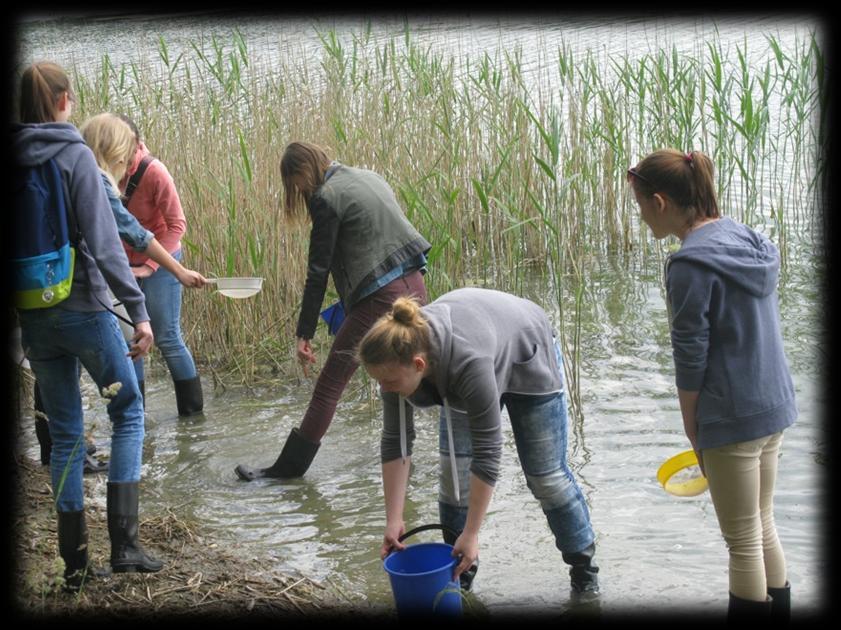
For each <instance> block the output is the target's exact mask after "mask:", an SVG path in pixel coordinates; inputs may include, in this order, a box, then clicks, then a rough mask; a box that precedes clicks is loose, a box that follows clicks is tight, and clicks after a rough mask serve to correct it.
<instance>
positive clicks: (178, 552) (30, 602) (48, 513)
mask: <svg viewBox="0 0 841 630" xmlns="http://www.w3.org/2000/svg"><path fill="white" fill-rule="evenodd" d="M13 470H14V473H13V475H12V489H13V497H12V498H13V499H14V501H15V507H16V510H15V512H14V514H13V517H12V520H11V532H10V533H11V534H12V536H11V540H10V542H11V543H12V546H11V551H12V566H11V568H10V578H11V579H10V582H9V584H10V589H11V597H10V600H11V603H12V605H13V607H14V612H15V613H16V615H17V616H18V617H20V618H21V619H26V620H31V621H36V622H38V621H46V620H49V619H53V618H59V617H60V618H62V619H67V618H68V616H69V615H72V616H73V618H74V619H76V618H78V617H79V616H83V617H97V618H122V619H131V620H137V619H155V618H168V619H169V618H179V617H183V618H193V617H197V616H198V617H203V618H208V619H210V618H212V619H214V620H218V619H220V618H237V619H241V618H243V617H247V618H249V619H259V618H272V619H278V618H287V617H288V618H298V619H304V618H312V617H334V616H337V615H341V616H359V615H361V614H364V611H360V610H359V608H358V606H359V603H358V602H357V603H356V604H354V603H352V602H350V601H348V600H345V599H343V595H342V593H341V591H340V590H339V588H338V587H337V586H334V585H332V584H330V583H329V580H328V581H327V582H326V583H319V582H316V581H314V580H312V579H309V578H308V577H306V576H302V575H281V574H276V573H272V572H270V571H266V570H265V568H264V567H262V566H261V565H260V562H259V560H258V559H257V558H250V559H249V558H248V555H247V553H246V552H243V551H242V550H239V549H238V548H237V546H236V545H235V544H234V545H232V544H231V543H229V542H224V543H218V542H216V541H214V540H213V539H212V537H210V536H208V535H207V534H206V533H205V532H203V531H202V529H201V527H200V526H199V525H197V524H196V523H192V522H189V521H187V520H184V518H183V517H182V516H180V515H179V514H177V513H176V511H174V510H172V509H169V508H168V509H166V510H165V511H164V512H163V513H149V512H146V513H144V512H143V511H142V495H141V522H140V540H141V542H142V544H143V545H144V548H145V549H146V550H147V551H148V552H149V553H150V555H152V556H154V557H156V558H158V559H160V560H163V561H164V562H165V567H164V569H163V570H162V571H160V572H159V573H154V574H116V575H111V576H108V577H98V578H94V579H91V580H89V581H87V582H86V583H85V584H84V586H83V588H82V590H81V591H80V592H79V593H78V594H70V593H66V592H64V591H63V590H62V582H63V578H62V575H63V574H62V571H63V561H62V560H61V558H60V557H59V555H58V545H57V534H56V517H55V510H54V508H53V505H52V491H51V489H50V480H49V468H48V467H47V466H43V465H41V464H40V462H37V461H35V460H32V459H31V458H29V457H26V456H23V455H19V454H18V455H16V457H15V461H14V469H13ZM98 477H101V478H98ZM104 491H105V475H104V474H99V475H85V511H86V519H87V524H88V529H89V536H90V541H89V553H90V558H91V562H92V565H93V566H94V567H95V568H105V567H108V557H109V553H110V542H109V538H108V527H107V520H106V511H105V507H104V505H105V502H104V498H103V497H100V496H99V495H100V494H102V493H104Z"/></svg>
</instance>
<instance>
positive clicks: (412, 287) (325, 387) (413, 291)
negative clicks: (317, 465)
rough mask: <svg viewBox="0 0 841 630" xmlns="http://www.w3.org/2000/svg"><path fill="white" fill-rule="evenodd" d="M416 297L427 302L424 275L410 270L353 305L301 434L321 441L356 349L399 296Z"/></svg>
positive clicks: (318, 383)
mask: <svg viewBox="0 0 841 630" xmlns="http://www.w3.org/2000/svg"><path fill="white" fill-rule="evenodd" d="M404 296H406V297H416V298H418V299H419V300H420V303H421V304H422V305H423V304H426V300H427V294H426V285H425V284H424V281H423V274H422V273H421V272H420V271H418V270H415V271H411V272H409V273H407V274H406V275H404V276H403V277H401V278H397V279H395V280H392V281H391V282H389V283H388V284H387V285H385V286H384V287H382V288H380V289H378V290H377V291H375V292H374V293H372V294H371V295H368V296H366V297H364V298H362V299H361V300H360V301H359V302H357V303H356V304H354V305H353V307H352V308H351V309H350V312H349V313H348V314H347V316H346V317H345V320H344V321H343V322H342V325H341V327H340V328H339V330H338V332H337V333H336V339H335V340H334V341H333V345H332V346H331V347H330V353H329V354H328V355H327V361H326V362H325V363H324V367H323V368H322V369H321V373H320V374H319V375H318V379H317V380H316V383H315V389H314V391H313V394H312V398H311V399H310V404H309V406H308V407H307V411H306V413H305V414H304V419H303V420H302V421H301V427H300V431H301V434H302V435H303V436H304V437H305V438H307V439H308V440H309V441H311V442H315V443H319V442H320V441H321V438H322V437H324V434H325V433H327V429H328V428H329V427H330V423H331V422H332V421H333V416H334V414H335V413H336V405H338V403H339V399H340V398H341V396H342V392H344V390H345V387H346V386H347V384H348V382H349V381H350V379H351V377H352V376H353V374H354V372H356V369H357V368H358V367H359V363H358V362H357V361H356V358H355V356H356V348H357V346H358V345H359V342H360V341H362V337H364V336H365V333H367V332H368V331H369V330H370V329H371V327H372V326H373V325H374V323H375V322H376V321H377V320H378V319H379V318H380V317H382V316H383V315H385V314H386V313H387V312H388V311H389V310H390V309H391V306H392V304H394V301H395V300H396V299H397V298H399V297H404Z"/></svg>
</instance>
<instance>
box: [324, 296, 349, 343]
mask: <svg viewBox="0 0 841 630" xmlns="http://www.w3.org/2000/svg"><path fill="white" fill-rule="evenodd" d="M321 319H323V320H324V321H325V322H327V329H328V331H329V332H330V334H331V335H335V334H336V333H337V332H339V328H340V327H341V325H342V322H343V321H345V307H344V306H343V305H342V302H341V300H339V301H338V302H336V303H335V304H333V305H332V306H330V307H328V308H325V309H324V310H323V311H321Z"/></svg>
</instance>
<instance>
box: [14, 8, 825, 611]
mask: <svg viewBox="0 0 841 630" xmlns="http://www.w3.org/2000/svg"><path fill="white" fill-rule="evenodd" d="M789 21H791V20H789ZM491 22H492V24H491V25H490V26H489V27H488V28H487V29H484V30H483V28H482V27H481V25H477V24H475V23H471V22H470V21H469V20H465V21H464V22H461V23H460V26H458V27H453V28H459V29H461V30H460V31H459V32H460V33H461V34H462V37H463V38H462V40H461V44H460V45H463V46H465V47H470V46H474V45H478V46H484V45H493V46H495V45H496V44H497V42H498V41H499V39H500V38H501V37H502V36H501V35H500V30H501V29H500V25H499V23H498V22H497V21H493V20H492V21H491ZM574 22H575V21H574ZM783 22H784V23H785V22H786V20H785V19H783ZM756 23H757V24H764V25H765V26H768V25H770V27H771V29H772V30H773V28H779V27H778V26H777V22H775V21H774V20H773V19H772V18H761V19H757V20H756ZM310 24H311V21H309V20H301V21H296V20H286V21H283V23H282V24H268V25H267V23H266V20H265V19H263V18H255V19H254V20H253V21H251V22H249V21H245V22H243V25H242V28H243V30H244V32H246V34H249V36H250V37H252V40H251V41H254V42H260V41H264V42H270V43H271V45H270V46H269V45H267V46H266V49H267V50H268V49H271V50H272V51H273V52H272V53H271V54H277V53H276V47H275V46H274V42H275V40H276V39H282V40H283V41H284V42H285V44H284V45H290V46H291V45H300V46H310V45H313V42H312V41H311V34H310V35H308V36H307V37H309V39H303V40H302V39H300V37H299V36H300V33H302V32H304V31H306V29H308V28H309V25H310ZM357 24H358V22H353V26H354V27H355V26H357ZM136 25H137V30H136V31H132V30H130V29H128V30H126V29H123V30H122V31H121V30H120V29H119V28H118V25H117V23H116V22H114V21H110V20H105V21H102V22H100V23H99V24H95V25H94V26H91V25H85V24H76V23H71V24H64V25H62V24H61V23H48V24H46V25H41V26H37V27H36V26H33V27H28V28H31V29H32V30H27V31H26V33H25V35H26V36H25V38H24V40H23V42H24V43H25V46H26V50H27V51H28V52H26V53H25V54H24V55H23V58H24V59H26V58H27V56H28V55H31V56H32V57H37V58H56V59H57V60H59V61H62V58H61V57H60V55H64V58H66V59H73V60H76V61H78V62H79V63H81V64H82V65H84V64H86V63H88V62H89V61H90V59H89V57H88V56H86V55H89V54H90V53H91V51H95V53H96V54H95V56H94V59H95V61H96V62H98V61H99V58H100V57H101V54H102V53H103V52H108V53H109V54H111V55H112V59H113V60H114V61H115V63H119V62H121V61H125V59H123V58H120V57H119V55H121V54H122V55H125V54H129V53H128V52H127V51H132V50H143V47H144V46H146V47H147V48H150V49H151V50H153V51H154V50H155V39H156V37H157V33H162V34H163V35H164V36H165V37H166V38H167V41H168V43H169V44H170V46H171V47H176V46H177V44H178V41H179V38H190V37H193V36H194V35H195V33H196V32H201V33H204V34H205V35H208V34H209V33H212V32H220V33H224V32H229V29H228V28H227V27H226V26H224V25H219V24H216V23H214V22H212V21H204V20H203V19H195V20H194V21H193V26H194V29H195V30H194V31H193V32H187V31H185V30H184V28H183V26H179V25H178V24H174V25H169V26H166V25H164V24H162V22H161V21H160V20H158V21H157V22H156V21H155V18H148V19H144V20H137V21H136ZM424 25H425V26H424ZM465 25H466V26H465ZM416 26H417V28H416V30H415V32H418V31H419V32H420V35H419V36H418V37H419V39H420V41H430V42H431V41H437V40H436V37H439V36H440V35H441V25H440V24H438V25H437V26H436V24H435V23H434V22H432V21H430V22H425V21H423V20H420V19H416ZM562 26H564V25H562V24H559V23H552V24H548V25H547V24H542V25H540V26H539V28H540V29H541V30H540V32H539V36H538V37H539V38H543V39H544V40H552V41H553V42H555V41H556V40H557V38H558V36H559V34H560V33H561V32H563V36H564V37H565V38H567V40H568V41H570V42H571V43H573V44H574V43H576V42H580V43H582V44H584V43H588V44H589V43H590V42H592V41H593V39H594V38H595V40H596V41H599V42H602V43H603V44H602V45H603V46H604V47H605V48H607V47H608V46H616V47H619V49H622V50H625V49H627V48H629V47H630V48H633V49H634V50H639V51H645V50H646V46H648V45H649V44H648V43H647V42H648V41H649V39H650V40H654V39H656V38H657V37H659V36H662V35H663V34H666V35H668V37H669V39H671V38H674V40H675V41H678V42H687V43H686V45H687V46H697V45H698V43H697V42H698V41H699V40H702V39H703V35H704V33H708V32H709V31H710V29H711V28H712V26H711V25H710V23H708V22H706V21H704V20H699V21H692V22H689V23H678V24H676V23H674V22H669V21H664V20H655V21H650V22H645V23H640V22H639V21H637V22H634V21H633V20H629V21H624V22H623V21H618V20H612V21H611V20H608V22H607V23H605V22H599V21H590V22H587V21H586V20H583V21H582V20H578V21H577V22H576V23H575V24H566V25H565V26H564V28H562ZM755 26H756V25H754V27H755ZM467 27H469V28H467ZM249 28H251V29H252V30H250V31H249V30H248V29H249ZM395 28H396V29H397V31H398V32H399V28H400V26H399V24H397V23H396V26H395ZM38 29H41V30H40V31H39V30H38ZM50 29H53V30H50ZM62 29H64V30H62ZM214 29H217V30H214ZM283 29H285V30H283ZM537 29H538V26H536V25H535V24H526V25H520V26H517V25H508V27H507V28H505V29H502V30H504V31H505V32H506V36H508V37H510V38H514V40H517V39H518V38H520V39H523V40H527V38H528V36H534V33H535V31H536V30H537ZM746 30H747V31H750V32H751V37H758V38H760V39H761V38H762V35H761V33H760V32H759V30H757V29H756V28H748V27H747V26H746V25H745V24H744V23H740V22H739V21H738V20H736V21H735V24H730V22H727V23H725V24H722V25H720V32H719V35H725V36H727V37H731V38H732V41H735V42H737V43H739V42H740V39H739V38H740V37H741V38H743V37H744V36H745V32H746ZM45 33H46V35H45ZM50 33H53V34H55V33H62V34H65V35H67V34H72V37H67V38H64V37H62V38H55V39H56V40H57V41H56V43H55V44H50V45H48V40H50V38H51V36H50ZM296 33H297V34H298V35H296ZM681 33H684V34H691V35H692V36H693V37H696V38H698V39H689V38H682V37H681V36H680V35H681ZM295 37H299V39H298V40H296V39H295ZM39 38H40V39H39ZM261 38H262V39H261ZM465 38H467V39H465ZM629 41H630V44H629ZM118 42H119V43H120V44H121V45H117V44H118ZM127 42H133V44H132V45H127ZM690 42H691V43H690ZM69 43H72V46H70V45H69ZM682 45H683V44H682ZM252 50H254V51H255V52H254V54H255V55H256V56H257V61H255V66H258V67H259V64H260V63H270V59H268V60H266V61H265V62H264V61H263V60H262V59H261V58H260V56H259V50H260V46H259V44H255V45H254V48H253V49H252ZM36 51H37V54H36ZM806 240H807V241H808V239H806ZM817 255H818V254H816V253H815V252H814V248H812V247H811V246H809V245H799V246H798V245H797V244H792V246H791V254H790V263H791V264H790V267H789V268H788V269H787V270H786V275H785V276H784V278H783V282H782V284H781V287H780V303H781V315H782V321H783V330H784V335H785V339H786V349H787V352H788V358H789V361H790V364H791V367H792V372H793V375H794V381H795V387H796V391H797V397H798V404H799V408H800V418H799V420H798V422H797V423H796V424H795V425H794V426H793V427H792V428H791V429H789V430H788V431H786V434H785V440H784V445H783V453H782V458H781V461H780V472H779V480H778V489H777V494H776V517H777V526H778V531H779V534H780V538H781V539H782V543H783V546H784V548H785V551H786V555H787V560H788V567H789V578H790V580H791V582H792V584H793V585H794V586H793V588H794V591H795V595H794V601H795V607H796V608H795V615H796V614H797V610H798V609H799V610H805V609H813V608H815V607H816V606H818V605H819V604H820V603H822V601H823V597H822V589H823V583H824V581H825V580H824V579H823V578H824V576H825V575H826V571H827V566H828V561H827V559H826V555H825V553H824V550H825V548H826V545H825V541H824V539H823V531H822V525H823V523H824V521H825V517H826V506H827V503H828V501H827V496H826V492H825V483H824V482H825V475H826V464H825V463H824V462H825V459H826V458H825V451H826V444H825V442H824V430H823V426H822V423H823V419H824V416H823V403H824V399H825V392H824V390H823V383H822V375H821V373H820V366H819V363H818V361H819V359H820V357H821V351H820V348H821V345H822V342H823V340H822V337H821V329H822V317H823V311H822V304H821V299H822V298H821V295H820V291H819V290H818V287H817V284H816V282H817V281H816V268H817V267H818V265H819V263H820V261H819V260H816V259H815V258H814V257H815V256H817ZM652 268H653V269H654V273H653V274H652V273H649V272H645V271H643V272H641V273H634V272H631V273H629V274H628V273H625V272H622V271H619V270H618V268H613V267H610V266H607V265H606V266H605V268H604V269H594V270H593V271H592V273H591V275H590V277H589V278H588V282H587V287H588V292H589V293H588V300H587V305H586V307H585V313H584V317H583V323H582V335H583V338H582V341H581V349H582V356H581V365H580V371H581V379H582V383H581V392H582V405H583V418H584V419H583V423H582V424H576V425H574V426H573V427H572V428H571V431H570V444H569V459H570V462H571V465H572V468H573V470H574V472H575V474H576V476H577V479H578V481H579V484H580V485H581V487H582V490H583V491H584V493H585V495H586V497H587V500H588V503H589V506H590V510H591V516H592V522H593V526H594V528H595V530H596V533H597V547H598V551H597V561H598V564H599V565H600V567H601V574H600V578H601V581H602V590H603V598H602V610H603V611H604V612H605V613H607V614H609V613H610V612H611V611H615V612H619V611H621V612H643V613H647V612H657V611H662V610H672V609H680V610H686V609H698V610H703V611H715V612H719V611H723V610H724V609H725V608H726V599H727V571H726V567H727V553H726V549H725V546H724V542H723V540H722V539H721V535H720V533H719V529H718V525H717V521H716V517H715V512H714V510H713V507H712V504H711V502H710V499H709V494H708V493H704V494H701V495H699V496H696V497H691V498H679V497H673V496H671V495H668V494H666V493H665V492H664V491H663V489H662V488H661V487H660V485H659V483H658V481H657V478H656V472H657V468H658V466H659V465H660V464H661V463H662V462H663V461H664V460H665V459H666V458H668V457H669V456H671V455H674V454H675V453H677V452H679V451H682V450H685V449H686V448H687V447H688V444H687V441H686V438H685V437H684V435H683V431H682V425H681V419H680V412H679V409H678V403H677V399H676V396H675V388H674V379H673V366H672V359H671V350H670V346H669V337H668V328H667V322H666V313H665V305H664V301H663V297H662V294H661V290H660V279H659V268H658V266H657V265H656V264H655V265H654V266H653V267H652ZM534 291H535V292H536V295H535V297H540V293H541V291H540V290H539V289H534ZM187 295H188V297H187V298H186V299H189V292H187ZM289 344H290V347H291V345H292V344H293V340H291V339H290V340H289ZM322 358H323V354H322ZM203 377H204V388H205V402H206V406H205V414H204V416H200V417H198V418H194V419H179V418H177V417H176V415H175V402H174V396H173V392H172V386H171V383H170V382H169V380H168V378H167V376H166V374H165V372H164V370H163V369H162V368H161V367H160V366H155V367H154V369H151V370H149V371H148V373H147V397H148V401H147V412H148V413H147V437H146V443H145V450H144V468H143V480H144V481H143V498H142V501H143V509H144V510H145V511H148V512H154V511H156V510H159V509H163V508H164V507H172V508H173V509H175V510H176V513H181V514H184V515H186V516H190V517H193V518H196V519H197V520H199V521H200V522H202V523H204V524H205V525H206V527H208V528H209V529H210V530H211V531H212V532H213V534H214V535H215V536H216V537H217V538H219V539H221V540H223V541H225V540H227V541H230V542H231V543H232V544H234V543H235V544H236V545H237V546H238V548H239V549H240V550H241V551H242V553H244V554H247V555H248V556H251V557H256V558H260V559H261V560H264V562H265V564H264V566H265V568H266V569H267V570H280V571H291V572H300V573H302V574H305V575H307V576H309V577H311V578H313V579H316V580H325V581H326V582H327V583H330V584H334V585H336V586H338V588H339V589H341V591H342V592H343V593H345V594H346V595H347V597H348V600H349V602H348V606H349V607H350V606H352V607H356V608H365V609H369V608H373V609H375V610H384V611H390V610H391V608H392V597H391V593H390V588H389V583H388V579H387V576H386V574H385V572H384V571H383V568H382V563H381V562H380V560H379V557H378V552H379V546H380V542H381V537H382V528H383V525H384V514H383V500H382V497H381V481H380V466H379V438H380V427H381V422H380V419H379V405H378V402H377V400H376V398H375V397H372V395H371V394H370V391H371V390H370V387H369V386H368V385H367V384H366V383H365V382H364V380H363V379H362V378H361V377H357V378H355V379H354V380H353V381H352V383H351V385H350V387H349V389H348V392H347V393H346V395H345V398H344V399H343V400H342V402H341V403H340V405H339V409H338V412H337V415H336V418H335V420H334V422H333V425H332V426H331V428H330V430H329V432H328V434H327V436H326V437H325V439H324V442H323V445H322V447H321V449H320V451H319V453H318V456H317V457H316V459H315V461H314V463H313V465H312V467H311V468H310V470H309V471H308V472H307V474H306V476H305V477H304V478H302V479H299V480H294V481H289V482H281V481H276V480H262V481H257V482H251V483H245V482H241V481H239V480H238V479H237V477H236V475H235V474H234V467H235V466H236V465H237V464H238V463H248V464H251V465H260V466H268V465H270V464H271V463H272V462H273V461H274V459H275V457H276V456H277V455H278V453H279V452H280V449H281V447H282V446H283V443H284V441H285V439H286V436H287V435H288V433H289V431H290V429H291V428H292V427H294V426H296V425H297V424H298V423H299V422H300V419H301V417H302V415H303V412H304V410H305V408H306V405H307V403H308V401H309V396H310V392H311V389H310V387H311V386H310V385H309V383H308V382H306V381H304V382H303V383H302V384H300V385H296V384H287V385H278V386H277V387H272V388H261V389H255V390H252V389H246V388H239V389H237V388H227V389H222V388H220V389H218V390H214V389H213V387H212V380H211V378H210V375H209V374H204V375H203ZM87 413H88V424H89V425H90V424H94V425H96V429H95V431H94V433H95V436H96V439H97V442H98V444H100V446H101V447H102V449H103V450H104V451H105V452H107V450H108V448H107V436H106V435H105V430H104V429H105V428H106V427H107V424H108V421H107V418H106V417H105V415H104V406H100V405H97V404H93V405H92V407H91V408H90V409H89V410H88V412H87ZM421 417H425V416H421ZM417 430H418V437H417V440H416V446H415V458H414V459H415V469H414V472H413V476H412V480H411V485H410V496H409V500H408V502H407V508H406V523H407V527H413V526H416V525H419V524H423V523H429V522H437V520H438V516H437V504H436V486H437V466H438V455H437V416H435V415H432V414H428V422H424V421H422V420H421V421H419V422H418V423H417ZM504 435H505V444H504V452H503V460H502V475H501V479H500V482H499V484H498V486H497V488H496V491H495V494H494V499H493V502H492V504H491V508H490V511H489V514H488V517H487V519H486V522H485V524H484V526H483V529H482V533H481V545H482V547H481V568H480V571H479V574H478V577H477V579H476V582H475V589H474V590H475V600H476V601H477V602H479V604H480V605H481V606H484V607H485V608H486V609H487V611H488V612H489V613H490V614H491V615H495V614H500V615H501V614H504V613H510V612H524V611H525V612H546V613H548V614H554V613H559V612H562V611H563V610H565V609H566V608H567V607H568V596H567V590H568V578H567V577H566V569H565V566H564V565H563V563H562V562H561V558H560V553H559V552H557V551H556V550H555V548H554V542H553V540H552V537H551V535H550V532H549V528H548V526H547V524H546V521H545V518H544V517H543V515H542V513H541V511H540V508H539V506H538V504H537V502H536V500H535V499H534V498H533V497H532V496H531V494H530V492H529V491H528V489H527V487H526V483H525V479H524V477H523V475H522V472H521V471H520V469H519V465H518V460H517V456H516V450H515V448H514V441H513V435H512V433H511V431H510V426H508V425H507V424H506V425H505V431H504ZM20 437H21V441H22V442H21V443H22V446H23V447H24V448H25V449H26V450H27V451H28V452H29V454H30V455H31V456H32V457H37V445H36V442H35V437H34V432H33V431H32V429H31V416H30V415H25V417H24V419H23V424H22V431H21V436H20ZM103 495H104V491H103ZM433 538H434V536H433V535H429V536H428V537H418V540H421V539H424V540H427V539H429V540H431V539H433Z"/></svg>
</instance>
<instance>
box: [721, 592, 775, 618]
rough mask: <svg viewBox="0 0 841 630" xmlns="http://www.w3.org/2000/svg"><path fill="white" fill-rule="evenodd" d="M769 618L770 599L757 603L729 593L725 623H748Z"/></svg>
mask: <svg viewBox="0 0 841 630" xmlns="http://www.w3.org/2000/svg"><path fill="white" fill-rule="evenodd" d="M770 616H771V598H770V597H766V599H765V601H764V602H757V601H753V600H750V599H742V598H741V597H736V596H735V595H733V593H730V601H729V604H728V606H727V622H728V623H730V622H741V621H749V620H751V619H762V618H765V619H767V618H769V617H770Z"/></svg>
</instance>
